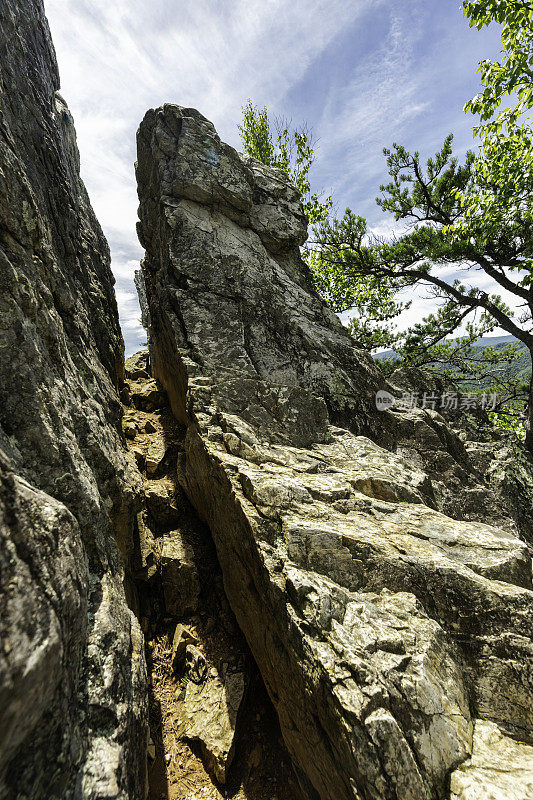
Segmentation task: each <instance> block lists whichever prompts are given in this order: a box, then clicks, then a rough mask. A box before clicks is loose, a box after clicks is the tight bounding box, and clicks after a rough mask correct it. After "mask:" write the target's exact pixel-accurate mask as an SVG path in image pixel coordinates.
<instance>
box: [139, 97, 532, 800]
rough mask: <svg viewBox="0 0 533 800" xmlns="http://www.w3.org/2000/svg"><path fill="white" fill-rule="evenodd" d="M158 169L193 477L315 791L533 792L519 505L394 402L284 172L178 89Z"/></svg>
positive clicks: (152, 209)
mask: <svg viewBox="0 0 533 800" xmlns="http://www.w3.org/2000/svg"><path fill="white" fill-rule="evenodd" d="M137 178H138V185H139V198H140V222H139V226H138V229H139V236H140V240H141V243H142V244H143V245H144V247H145V250H146V257H145V259H144V262H143V275H144V283H145V286H146V295H147V301H148V306H149V317H150V332H149V334H150V335H149V341H150V349H151V357H152V362H153V370H154V376H155V377H156V378H157V379H159V380H160V381H161V383H162V384H163V385H164V387H165V388H166V390H167V392H168V394H169V397H170V401H171V404H172V408H173V411H174V414H175V415H176V417H177V418H178V419H179V420H180V421H181V422H182V423H183V424H185V425H186V426H187V433H186V437H185V441H184V451H183V453H182V454H181V456H180V458H179V463H178V471H179V480H180V483H181V485H182V487H183V488H184V489H185V491H186V493H187V495H188V497H189V498H190V500H191V502H192V504H193V505H194V507H195V508H196V510H197V512H198V514H199V515H200V517H201V518H202V519H203V520H204V521H205V522H207V524H208V525H209V527H210V529H211V532H212V535H213V538H214V541H215V544H216V548H217V554H218V559H219V562H220V565H221V568H222V572H223V576H224V586H225V591H226V594H227V597H228V599H229V602H230V604H231V607H232V609H233V611H234V613H235V616H236V619H237V621H238V624H239V626H240V628H241V630H242V631H243V632H244V635H245V637H246V640H247V642H248V644H249V646H250V649H251V652H252V654H253V656H254V659H255V661H256V662H257V665H258V666H259V669H260V671H261V674H262V677H263V679H264V681H265V684H266V687H267V689H268V692H269V695H270V697H271V699H272V701H273V703H274V706H275V708H276V710H277V713H278V716H279V720H280V724H281V729H282V732H283V737H284V740H285V742H286V745H287V747H288V750H289V752H290V754H291V757H292V759H293V764H294V766H295V768H296V770H297V772H298V775H299V778H300V782H301V784H302V787H303V788H304V789H305V791H306V793H307V795H308V796H309V797H310V798H320V800H354V799H355V798H364V800H428V798H443V797H446V796H449V793H450V786H451V791H452V793H453V797H454V798H461V800H467V798H468V800H473V798H476V800H481V798H487V800H488V798H501V800H504V798H505V799H506V800H508V797H509V795H508V793H506V792H507V789H506V787H508V786H509V782H512V784H513V787H514V788H513V791H514V792H515V793H516V796H517V797H523V798H526V797H531V768H530V764H531V761H530V754H531V748H530V747H529V746H528V745H527V742H531V741H533V714H532V712H533V691H532V689H533V682H532V665H533V658H532V657H533V644H532V640H531V630H532V622H533V592H532V590H531V560H530V557H529V554H528V550H527V546H526V544H525V543H524V542H523V541H522V540H521V539H520V538H519V537H518V534H517V527H516V524H515V521H514V520H513V518H512V512H511V511H510V510H508V509H507V510H506V508H505V504H504V503H503V501H501V502H500V503H498V498H497V496H496V494H495V493H494V490H493V488H491V486H489V484H488V482H487V481H486V480H484V477H483V475H482V474H481V473H480V471H479V470H478V469H476V468H475V467H474V465H473V463H472V461H471V460H470V459H469V457H468V454H467V452H466V449H465V447H464V444H463V443H462V442H461V440H460V438H459V437H458V436H457V435H456V433H454V432H453V430H452V429H451V428H450V427H449V426H448V425H447V424H446V422H445V420H444V419H443V418H442V417H441V416H440V415H439V414H438V413H436V412H433V413H427V412H423V411H413V412H410V413H409V414H402V413H401V412H396V411H388V412H383V413H380V412H378V411H377V410H376V408H375V405H374V394H375V392H376V390H377V389H379V388H387V389H388V390H390V391H392V392H394V391H395V389H394V387H387V386H386V385H385V383H384V381H383V379H382V378H381V376H380V373H379V371H378V370H377V369H376V368H375V366H374V365H373V364H372V361H371V359H370V357H369V356H368V355H367V354H365V353H364V352H362V351H361V350H360V349H358V347H357V345H356V343H355V342H354V341H353V340H352V339H351V338H350V336H349V334H348V333H347V332H346V331H345V329H343V328H342V326H341V325H340V323H339V322H338V320H337V319H336V317H335V316H334V314H333V313H332V312H331V311H330V310H329V309H328V308H327V307H326V306H325V305H324V303H323V302H322V301H321V300H320V299H319V298H318V297H317V295H316V294H315V293H314V291H313V288H312V284H311V279H310V275H309V273H308V270H307V268H306V266H305V265H304V263H303V262H302V261H301V259H300V255H299V245H300V244H301V243H302V242H303V241H304V239H305V236H306V230H305V220H304V217H303V214H302V210H301V206H300V204H299V202H298V197H297V194H296V192H295V190H294V189H293V187H292V186H291V185H290V184H289V183H288V181H287V179H286V177H285V175H284V174H283V173H282V172H280V171H278V170H274V169H270V168H267V167H265V166H264V165H262V164H260V163H259V162H257V161H254V160H252V159H248V158H243V157H242V156H240V155H239V154H238V153H236V152H235V151H234V150H233V149H232V148H231V147H229V146H228V145H225V144H223V143H222V142H221V141H220V139H219V137H218V136H217V134H216V131H215V130H214V128H213V126H212V125H211V123H209V122H208V121H207V120H206V119H205V118H204V117H202V116H201V114H199V113H198V112H197V111H195V110H193V109H185V108H181V107H179V106H171V105H166V106H164V107H163V108H160V109H157V110H155V111H154V110H152V111H149V112H148V113H147V115H146V117H145V119H144V121H143V122H142V124H141V127H140V129H139V133H138V165H137ZM439 466H440V467H443V470H442V471H446V473H447V474H448V475H449V479H448V480H444V481H443V480H442V475H441V476H440V480H439V478H438V470H439ZM450 488H451V489H452V491H451V492H450ZM452 495H453V496H452ZM474 498H475V499H476V502H474V501H473V500H474ZM498 505H499V509H498V512H497V513H495V514H492V513H491V512H492V509H494V508H495V507H496V506H498ZM443 512H448V513H447V514H445V513H443ZM495 519H497V521H498V525H497V526H494V524H491V523H493V522H494V521H495ZM524 743H526V744H524ZM502 753H505V757H503V756H502V755H501V754H502ZM497 762H498V763H500V768H499V769H494V767H493V765H494V764H495V763H497ZM491 765H492V766H491ZM472 787H474V789H472Z"/></svg>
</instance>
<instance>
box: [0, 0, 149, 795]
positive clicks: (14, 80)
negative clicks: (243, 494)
mask: <svg viewBox="0 0 533 800" xmlns="http://www.w3.org/2000/svg"><path fill="white" fill-rule="evenodd" d="M58 90H59V78H58V72H57V65H56V59H55V54H54V49H53V46H52V43H51V40H50V33H49V30H48V25H47V22H46V19H45V16H44V10H43V3H42V2H41V0H16V1H15V0H3V2H2V3H1V4H0V447H1V448H2V450H3V451H5V453H6V454H7V457H8V459H9V463H8V461H7V459H6V460H5V462H4V459H3V458H2V467H1V473H2V477H1V489H0V506H1V508H2V522H1V526H0V527H1V533H0V536H1V544H0V559H1V561H2V568H1V578H0V581H1V598H0V603H1V605H2V613H1V614H0V640H1V642H2V644H1V645H0V695H1V699H0V709H1V710H0V715H1V717H2V719H1V721H0V740H1V741H0V796H1V797H2V798H3V800H11V798H23V797H24V798H37V797H39V798H44V797H46V798H72V797H74V796H75V797H76V798H77V799H79V800H83V798H91V800H98V799H100V800H104V798H106V800H109V798H111V797H116V798H118V797H121V798H125V797H129V798H132V800H133V798H135V799H136V800H137V798H139V799H140V798H142V797H143V796H144V789H145V753H146V709H147V706H146V699H147V698H146V674H145V664H144V651H143V646H142V636H141V633H140V629H139V626H138V624H137V621H136V620H135V618H134V617H133V615H132V613H131V611H130V610H129V609H128V606H127V603H126V597H125V593H124V588H123V578H124V568H123V564H124V563H126V564H127V565H128V567H129V566H130V558H131V556H132V554H133V546H134V545H133V528H134V523H135V514H136V511H137V502H138V501H137V496H138V493H139V490H140V481H139V477H138V475H137V473H136V472H135V471H134V470H133V469H132V468H131V467H130V465H129V462H128V460H127V458H126V455H125V452H124V447H123V440H122V431H121V414H122V409H121V406H120V402H119V398H118V389H119V387H120V385H121V382H122V380H123V377H124V375H123V367H122V364H123V352H124V349H123V342H122V337H121V334H120V328H119V322H118V313H117V307H116V301H115V297H114V293H113V276H112V273H111V268H110V258H109V249H108V246H107V243H106V241H105V238H104V236H103V234H102V231H101V229H100V226H99V225H98V222H97V221H96V219H95V216H94V213H93V211H92V208H91V206H90V203H89V199H88V197H87V192H86V190H85V187H84V185H83V183H82V181H81V179H80V175H79V154H78V151H77V147H76V133H75V129H74V124H73V120H72V116H71V114H70V112H69V110H68V107H67V105H66V103H65V101H64V99H63V98H62V97H61V95H60V94H59V91H58ZM117 545H118V546H117ZM121 555H122V558H121ZM4 612H5V613H4Z"/></svg>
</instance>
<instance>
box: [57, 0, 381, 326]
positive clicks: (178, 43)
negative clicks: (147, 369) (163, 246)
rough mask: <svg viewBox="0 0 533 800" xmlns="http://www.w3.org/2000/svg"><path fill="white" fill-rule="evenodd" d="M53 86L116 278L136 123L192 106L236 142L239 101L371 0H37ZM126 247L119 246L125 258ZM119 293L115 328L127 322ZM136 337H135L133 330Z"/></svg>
mask: <svg viewBox="0 0 533 800" xmlns="http://www.w3.org/2000/svg"><path fill="white" fill-rule="evenodd" d="M45 5H46V11H47V15H48V19H49V23H50V27H51V31H52V37H53V40H54V43H55V47H56V50H57V55H58V63H59V68H60V75H61V86H62V89H61V90H62V93H63V95H64V97H65V99H66V101H67V103H68V104H69V106H70V109H71V111H72V113H73V116H74V120H75V124H76V130H77V135H78V146H79V149H80V153H81V165H82V177H83V178H84V180H85V183H86V185H87V189H88V191H89V195H90V197H91V201H92V203H93V206H94V209H95V212H96V215H97V217H98V219H99V220H100V222H101V224H102V227H103V229H104V232H105V234H106V236H107V237H108V240H109V243H110V247H111V253H112V259H113V263H112V266H113V270H114V272H115V275H116V277H117V278H121V279H129V280H131V279H132V277H133V270H134V269H135V268H136V266H137V263H136V261H135V259H136V258H140V257H142V250H141V248H140V247H139V246H138V243H137V237H136V233H135V223H136V219H137V205H138V201H137V196H136V188H135V178H134V172H133V162H134V160H135V132H136V129H137V127H138V125H139V123H140V121H141V119H142V118H143V116H144V114H145V112H146V110H147V109H148V108H151V107H157V106H158V105H161V104H162V103H164V102H175V103H179V104H181V105H185V106H194V107H195V108H198V109H199V110H200V111H201V112H202V113H203V114H204V115H205V116H207V117H208V118H209V119H211V120H212V121H213V122H214V123H215V126H216V128H217V130H218V131H219V133H220V135H221V136H222V137H223V138H224V139H225V140H226V141H230V142H231V143H233V144H235V145H237V144H238V142H237V135H236V134H237V131H236V128H235V123H236V121H237V120H238V119H239V118H240V106H241V105H242V103H243V102H244V101H245V100H246V98H247V97H253V98H257V99H259V100H260V102H264V103H266V104H267V105H268V106H269V107H272V106H275V105H276V104H279V103H280V101H281V98H282V97H283V95H284V94H285V92H286V91H287V90H288V89H289V88H290V87H291V86H293V85H294V84H295V83H296V82H297V81H298V80H299V79H300V78H301V77H302V75H303V74H304V73H305V71H306V69H307V68H308V67H309V65H310V64H311V63H312V61H313V60H314V59H315V58H317V57H318V56H319V54H320V53H321V52H322V51H323V50H324V48H326V47H327V46H328V44H330V43H331V41H332V39H333V38H334V37H335V36H336V35H337V34H338V33H339V31H341V30H342V29H343V27H344V26H345V25H350V24H353V23H354V21H355V20H356V19H357V17H358V16H359V15H361V14H362V13H363V12H364V11H365V9H368V8H370V7H371V5H372V2H371V0H356V2H352V3H350V4H347V3H345V2H343V0H331V1H330V2H329V3H328V4H327V5H324V3H322V2H321V1H320V0H302V1H301V2H299V3H288V2H286V1H285V0H236V1H233V2H229V1H228V2H226V3H221V2H218V0H189V2H172V0H151V2H150V3H147V2H145V0H113V2H109V0H46V2H45ZM124 253H127V254H128V256H127V257H126V258H125V257H124ZM132 302H133V301H132V300H131V298H129V299H128V301H127V303H126V301H125V300H124V298H122V297H119V311H120V315H121V320H122V325H123V328H126V327H128V328H130V327H131V320H130V319H129V316H128V315H129V314H130V313H131V310H132V309H131V306H132ZM141 338H142V337H141Z"/></svg>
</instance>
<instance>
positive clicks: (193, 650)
mask: <svg viewBox="0 0 533 800" xmlns="http://www.w3.org/2000/svg"><path fill="white" fill-rule="evenodd" d="M185 671H186V673H187V676H188V677H189V678H190V680H191V681H193V682H194V683H202V681H204V680H205V679H206V677H207V663H206V660H205V658H204V655H203V653H202V652H201V651H200V650H198V648H197V647H195V646H194V645H193V644H188V645H187V646H186V648H185Z"/></svg>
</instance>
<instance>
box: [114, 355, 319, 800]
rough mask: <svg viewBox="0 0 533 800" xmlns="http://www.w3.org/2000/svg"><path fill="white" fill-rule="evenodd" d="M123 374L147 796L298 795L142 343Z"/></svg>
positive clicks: (295, 799)
mask: <svg viewBox="0 0 533 800" xmlns="http://www.w3.org/2000/svg"><path fill="white" fill-rule="evenodd" d="M126 378H127V385H126V386H125V387H124V390H123V391H122V399H123V402H124V419H123V428H124V433H125V436H126V441H127V444H128V449H129V450H130V451H131V452H132V453H133V455H134V457H135V460H136V462H137V466H138V468H139V470H140V472H141V475H142V480H143V501H144V507H143V510H142V511H141V512H140V514H139V515H138V525H137V532H138V535H137V541H136V542H135V543H134V544H135V548H134V552H133V555H132V559H131V562H132V577H133V581H134V585H135V591H134V594H135V595H136V599H135V603H134V605H135V610H136V613H137V614H138V616H139V619H140V622H141V627H142V629H143V633H144V636H145V642H146V660H147V665H148V670H149V676H150V680H149V685H150V698H149V706H150V710H149V714H150V719H149V726H150V738H149V742H148V780H149V790H148V800H182V799H183V800H185V798H187V800H205V799H208V800H211V798H212V799H213V800H218V798H234V800H304V798H303V796H302V794H301V790H300V788H299V785H298V782H297V779H296V777H295V774H294V772H293V769H292V766H291V761H290V757H289V755H288V753H287V750H286V748H285V745H284V743H283V740H282V737H281V732H280V728H279V723H278V719H277V715H276V712H275V710H274V708H273V706H272V703H271V701H270V699H269V698H268V695H267V692H266V689H265V687H264V684H263V681H262V679H261V676H260V674H259V671H258V669H257V666H256V664H255V662H254V660H253V658H252V655H251V653H250V651H249V648H248V646H247V644H246V642H245V640H244V637H243V635H242V633H241V631H240V630H239V628H238V625H237V622H236V620H235V617H234V615H233V613H232V611H231V609H230V607H229V604H228V601H227V599H226V595H225V592H224V586H223V581H222V573H221V570H220V566H219V564H218V560H217V556H216V550H215V546H214V543H213V541H212V538H211V535H210V532H209V529H208V528H207V527H206V526H205V525H204V524H203V523H202V522H201V521H200V519H199V518H198V516H197V514H196V512H195V510H194V509H193V508H192V506H191V504H190V503H189V501H188V500H187V498H186V496H185V495H184V493H183V491H182V489H181V487H180V486H179V484H178V480H177V475H176V462H177V457H178V455H179V452H180V450H181V448H182V442H183V438H184V435H185V429H184V427H183V426H182V425H180V424H179V423H178V422H177V421H176V419H175V418H174V416H173V415H172V411H171V409H170V405H169V403H168V400H167V396H166V393H165V391H164V390H163V389H162V387H161V386H160V385H159V384H157V383H156V381H154V380H153V379H152V377H151V375H150V371H149V365H148V354H147V352H146V351H143V352H141V353H138V354H136V355H135V356H132V358H130V359H128V361H127V362H126Z"/></svg>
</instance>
